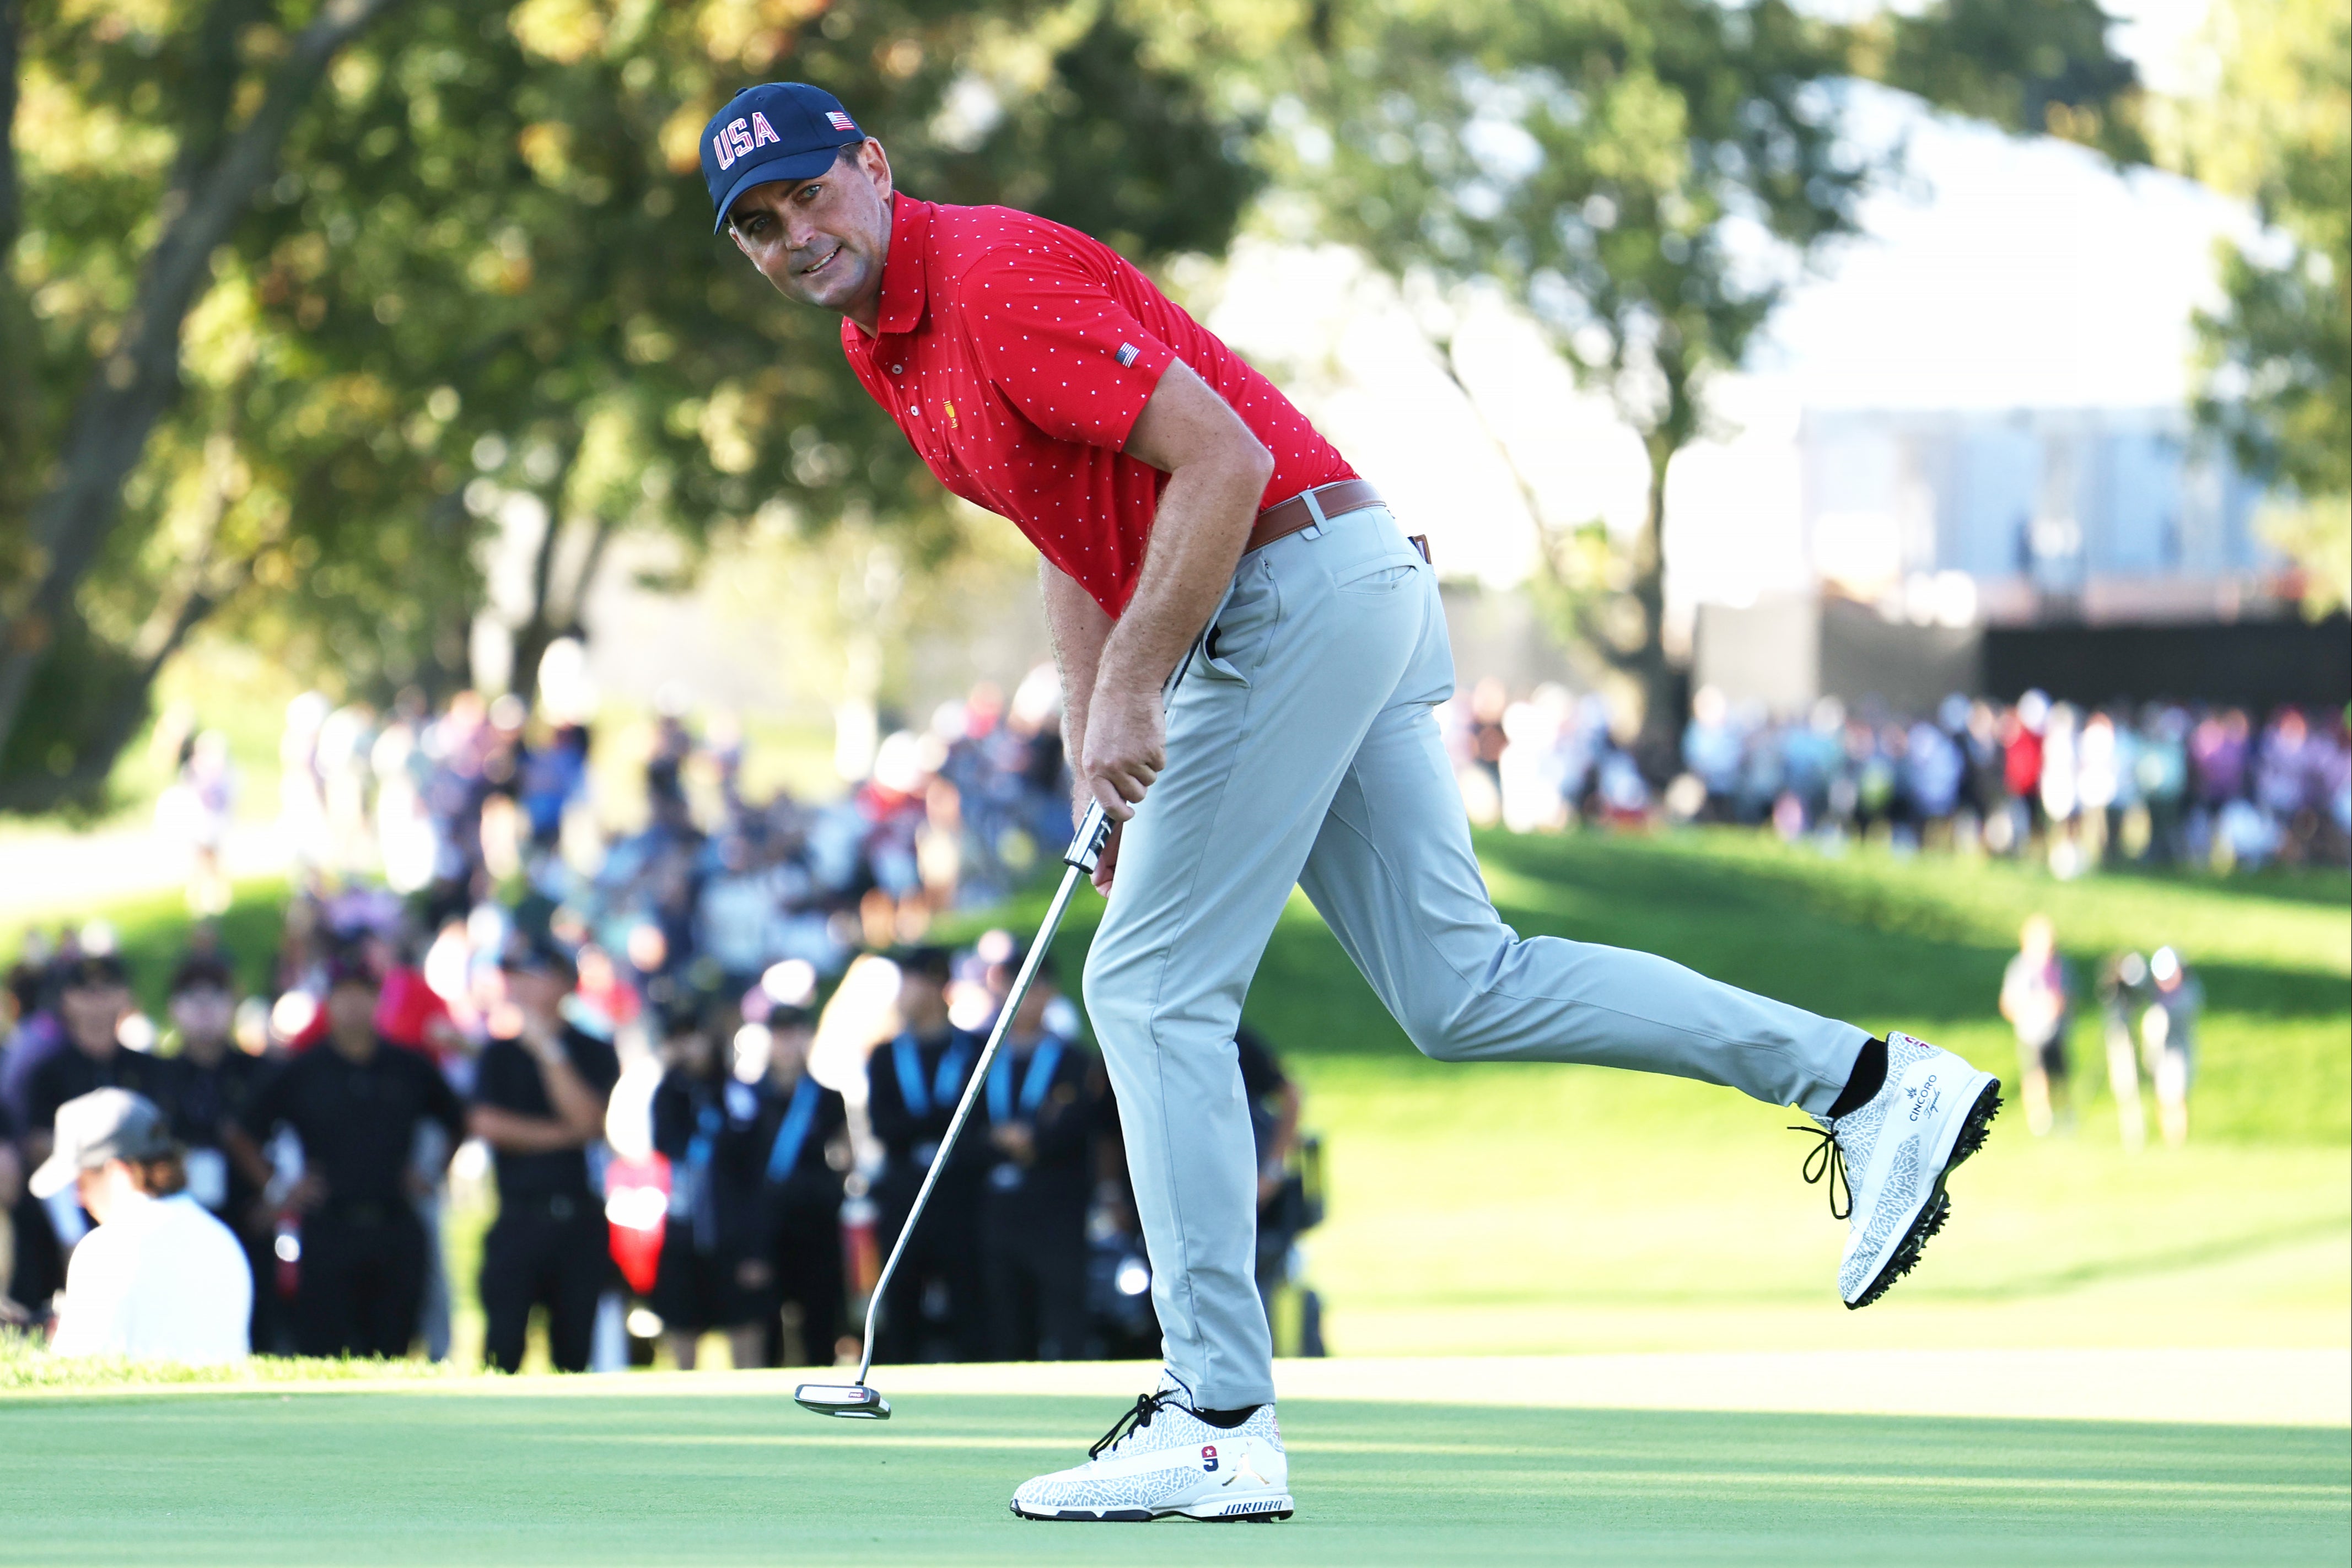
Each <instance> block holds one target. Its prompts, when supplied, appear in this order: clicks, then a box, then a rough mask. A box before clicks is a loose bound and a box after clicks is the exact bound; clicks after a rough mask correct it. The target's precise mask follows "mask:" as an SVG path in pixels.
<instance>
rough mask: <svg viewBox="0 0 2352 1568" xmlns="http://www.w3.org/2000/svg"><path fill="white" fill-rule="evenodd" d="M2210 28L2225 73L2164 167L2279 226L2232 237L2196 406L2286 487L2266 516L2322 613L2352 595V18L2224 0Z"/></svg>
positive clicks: (2189, 117)
mask: <svg viewBox="0 0 2352 1568" xmlns="http://www.w3.org/2000/svg"><path fill="white" fill-rule="evenodd" d="M2212 26H2213V30H2214V33H2215V39H2214V42H2215V44H2216V46H2217V52H2218V53H2219V54H2220V56H2221V59H2222V61H2223V62H2224V63H2223V68H2222V72H2221V82H2220V84H2219V86H2218V89H2217V90H2216V91H2215V92H2214V93H2213V94H2212V96H2211V97H2210V98H2209V99H2200V100H2195V101H2191V102H2189V103H2184V104H2180V105H2178V106H2175V112H2174V113H2173V114H2172V115H2171V116H2170V117H2169V118H2168V123H2167V126H2166V131H2167V135H2166V137H2165V141H2166V142H2167V145H2166V148H2165V154H2166V161H2167V162H2170V163H2171V164H2173V166H2175V167H2176V168H2179V170H2180V171H2181V172H2184V173H2187V174H2189V175H2191V176H2192V177H2194V178H2196V179H2199V180H2202V181H2204V182H2205V183H2209V184H2210V185H2213V186H2214V187H2216V188H2217V189H2220V190H2223V191H2227V192H2229V193H2231V194H2234V195H2240V196H2244V197H2248V198H2251V199H2252V202H2253V204H2254V209H2255V211H2256V213H2257V214H2259V215H2260V216H2261V218H2262V221H2263V225H2264V228H2265V231H2266V232H2265V233H2264V235H2263V237H2262V239H2261V240H2259V241H2258V242H2256V243H2254V244H2252V245H2239V244H2237V243H2236V242H2234V241H2230V240H2224V241H2222V242H2221V246H2220V247H2219V251H2220V254H2219V256H2218V257H2217V261H2218V263H2219V267H2220V271H2221V290H2222V294H2223V297H2224V300H2225V303H2224V304H2223V306H2222V308H2221V309H2220V310H2218V311H2215V312H2211V313H2207V314H2201V315H2200V317H2199V318H2198V322H2197V329H2198V338H2199V342H2200V350H2201V354H2202V359H2203V368H2204V372H2205V374H2204V383H2203V386H2202V389H2201V391H2200V396H2199V399H2198V404H2197V412H2198V415H2199V418H2200V422H2201V423H2203V424H2204V426H2205V427H2206V428H2207V429H2208V430H2210V431H2211V432H2213V433H2215V434H2218V435H2219V436H2221V438H2223V439H2225V440H2227V441H2228V442H2229V443H2230V444H2231V448H2232V449H2233V450H2234V452H2235V455H2236V456H2237V458H2238V460H2239V462H2240V463H2241V464H2242V465H2244V466H2245V467H2246V469H2247V470H2248V471H2249V472H2250V473H2253V474H2257V475H2260V476H2263V477H2264V478H2266V479H2268V480H2270V481H2272V482H2273V483H2274V484H2276V485H2277V486H2280V487H2281V488H2282V490H2283V491H2284V495H2283V496H2282V497H2280V498H2279V499H2278V500H2277V501H2275V502H2274V503H2273V505H2272V506H2271V507H2269V508H2267V516H2266V517H2265V518H2264V521H2265V523H2266V524H2267V525H2268V528H2269V531H2270V532H2271V534H2272V537H2273V538H2274V539H2275V540H2276V542H2278V543H2279V544H2280V545H2281V546H2282V547H2284V549H2286V550H2287V552H2288V554H2289V555H2290V556H2291V557H2292V558H2293V559H2294V560H2295V562H2296V563H2297V565H2298V566H2299V567H2300V568H2301V570H2302V572H2303V577H2304V595H2303V597H2304V607H2305V610H2306V611H2307V612H2310V613H2312V614H2314V615H2320V614H2325V613H2326V612H2328V611H2331V610H2340V609H2342V608H2344V607H2345V605H2346V604H2347V602H2352V17H2347V15H2346V13H2345V11H2344V9H2343V7H2342V6H2341V5H2337V4H2335V3H2333V0H2274V3H2273V4H2267V5H2261V6H2259V7H2257V6H2253V5H2248V4H2246V0H2225V3H2224V4H2222V5H2218V6H2217V7H2216V8H2215V12H2214V16H2213V23H2212Z"/></svg>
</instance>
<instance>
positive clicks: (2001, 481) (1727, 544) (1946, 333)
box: [1210, 6, 2277, 679]
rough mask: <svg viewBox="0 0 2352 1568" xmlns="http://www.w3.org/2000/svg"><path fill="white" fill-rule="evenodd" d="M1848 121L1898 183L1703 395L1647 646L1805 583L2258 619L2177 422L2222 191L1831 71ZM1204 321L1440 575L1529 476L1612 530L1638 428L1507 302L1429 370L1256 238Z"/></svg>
mask: <svg viewBox="0 0 2352 1568" xmlns="http://www.w3.org/2000/svg"><path fill="white" fill-rule="evenodd" d="M2145 8H2146V7H2145V6H2143V7H2142V9H2145ZM2182 30H2183V29H2181V28H2175V29H2173V31H2174V33H2175V34H2178V33H2180V32H2181V31H2182ZM1850 124H1851V127H1852V129H1853V132H1854V134H1855V135H1856V137H1857V138H1858V139H1859V140H1862V141H1867V142H1871V143H1874V144H1877V145H1880V146H1894V145H1898V144H1899V145H1901V146H1903V147H1904V148H1905V149H1906V175H1905V177H1904V179H1903V180H1902V181H1901V182H1900V183H1897V184H1895V185H1891V186H1890V187H1888V188H1886V189H1885V190H1883V191H1881V192H1880V193H1877V194H1876V195H1874V196H1873V197H1872V198H1871V199H1870V200H1869V201H1868V202H1867V203H1866V204H1865V206H1864V212H1863V214H1862V217H1863V227H1864V234H1863V235H1861V236H1860V237H1858V238H1856V239H1854V240H1853V241H1850V242H1847V243H1845V244H1843V246H1839V247H1837V249H1836V250H1835V251H1834V252H1833V253H1832V254H1831V255H1829V256H1826V257H1824V258H1823V266H1822V272H1821V275H1820V276H1818V277H1813V278H1811V279H1809V280H1808V281H1806V282H1804V283H1803V284H1801V286H1800V287H1798V288H1797V289H1796V290H1795V291H1794V292H1793V293H1792V294H1791V296H1790V298H1789V300H1788V301H1787V303H1786V304H1785V305H1784V307H1783V308H1782V309H1781V311H1780V313H1779V315H1778V316H1777V317H1776V318H1775V319H1774V320H1773V322H1772V323H1771V325H1770V327H1769V329H1768V333H1767V336H1766V338H1765V340H1764V341H1762V342H1761V343H1760V344H1759V346H1758V348H1757V350H1756V351H1755V352H1754V353H1753V354H1752V355H1751V360H1750V363H1749V364H1748V366H1747V367H1746V368H1745V370H1744V371H1742V372H1741V373H1739V374H1738V375H1734V376H1729V377H1725V378H1722V379H1720V380H1718V381H1717V382H1715V383H1714V384H1713V385H1712V387H1711V388H1710V389H1709V391H1708V393H1707V396H1708V402H1709V407H1710V409H1711V410H1712V412H1713V413H1715V414H1716V415H1717V419H1718V429H1717V432H1716V433H1715V434H1714V435H1713V437H1712V438H1711V439H1709V440H1706V441H1703V442H1700V443H1698V444H1695V445H1693V446H1692V447H1691V448H1689V449H1687V450H1686V451H1685V452H1684V453H1683V454H1681V455H1679V456H1678V457H1677V458H1676V460H1675V466H1674V468H1673V469H1672V470H1671V472H1670V474H1669V476H1668V483H1667V496H1666V510H1667V538H1666V560H1667V575H1668V580H1667V595H1668V618H1669V638H1670V643H1680V642H1684V641H1685V640H1686V639H1688V638H1689V637H1690V636H1691V635H1692V632H1693V628H1694V624H1695V622H1698V621H1700V620H1702V619H1706V618H1710V617H1706V616H1704V615H1703V614H1702V612H1703V611H1706V610H1712V609H1720V610H1733V611H1745V610H1751V609H1758V608H1769V609H1773V610H1774V611H1775V612H1776V613H1781V614H1785V613H1786V612H1787V611H1788V610H1789V608H1790V606H1791V605H1792V604H1811V605H1819V604H1820V603H1821V602H1822V601H1823V599H1824V597H1828V598H1832V599H1843V600H1848V601H1859V602H1861V603H1864V604H1868V605H1870V606H1872V607H1874V609H1875V610H1876V611H1877V612H1880V613H1882V614H1883V615H1885V617H1886V618H1888V619H1890V620H1892V621H1894V622H1900V623H1911V624H1927V625H1943V626H1947V627H1969V626H1986V625H1991V626H2002V625H2015V624H2020V623H2024V622H2033V621H2037V620H2050V619H2056V620H2068V621H2087V622H2094V623H2099V622H2149V621H2158V622H2193V621H2200V620H2203V621H2212V620H2221V619H2230V618H2234V617H2237V616H2239V615H2241V614H2256V613H2261V612H2263V611H2264V610H2265V609H2266V608H2267V607H2268V606H2267V602H2266V595H2267V583H2268V581H2269V579H2270V577H2271V574H2272V573H2273V571H2274V570H2275V569H2276V565H2277V563H2276V562H2275V561H2274V560H2273V559H2272V558H2271V557H2270V556H2269V555H2268V554H2267V553H2266V551H2265V549H2264V548H2263V546H2262V544H2261V543H2260V540H2259V537H2258V534H2257V532H2256V530H2255V528H2254V527H2253V513H2254V508H2255V504H2256V501H2257V499H2258V496H2257V493H2256V491H2255V489H2254V487H2253V486H2251V485H2249V484H2248V483H2247V482H2246V480H2245V479H2244V478H2243V477H2242V476H2240V475H2239V474H2238V473H2237V472H2236V471H2235V470H2234V469H2233V468H2232V466H2231V465H2230V463H2229V462H2228V460H2227V458H2226V456H2225V455H2221V454H2220V453H2218V452H2216V451H2214V450H2212V449H2211V448H2210V446H2209V445H2208V444H2204V443H2202V442H2200V440H2198V439H2197V438H2196V437H2195V436H2194V434H2193V433H2192V430H2191V425H2190V420H2189V412H2188V409H2189V399H2190V395H2191V392H2192V368H2191V356H2192V351H2193V349H2194V340H2193V332H2192V329H2191V322H2192V319H2193V317H2194V314H2195V312H2196V311H2197V310H2198V309H2199V308H2211V307H2213V306H2214V305H2216V304H2218V303H2219V297H2218V293H2217V290H2216V287H2215V283H2214V272H2215V267H2214V246H2215V243H2216V242H2217V241H2218V240H2219V239H2221V238H2222V237H2224V236H2229V237H2233V238H2240V239H2242V238H2245V237H2246V236H2248V235H2250V234H2252V230H2253V219H2252V215H2251V214H2250V213H2249V211H2248V210H2247V209H2246V208H2245V207H2244V206H2243V205H2242V204H2239V203H2235V202H2232V201H2230V200H2228V199H2225V198H2223V197H2221V196H2219V195H2216V194H2215V193H2212V192H2210V191H2208V190H2206V189H2204V188H2203V187H2201V186H2199V185H2196V184H2194V183H2190V182H2188V181H2185V180H2181V179H2179V178H2176V177H2174V176H2171V175H2168V174H2165V173H2162V172H2155V171H2150V170H2133V171H2123V170H2118V169H2117V168H2116V167H2115V166H2114V165H2112V164H2110V163H2109V162H2106V161H2105V160H2104V159H2102V158H2101V157H2099V156H2098V155H2096V154H2095V153H2092V152H2086V151H2085V150H2084V149H2082V148H2079V147H2075V146H2072V145H2070V144H2067V143H2063V142H2057V141H2050V140H2048V139H2025V140H2021V139H2017V138H2012V137H2009V136H2006V135H2004V134H2002V133H2000V132H1999V131H1994V130H1991V129H1990V128H1988V127H1985V126H1982V125H1979V124H1974V123H1970V122H1966V121H1960V120H1954V119H1950V118H1947V117H1944V116H1940V115H1937V114H1934V113H1932V112H1930V111H1928V110H1927V109H1926V108H1925V107H1924V106H1922V105H1921V104H1919V103H1918V102H1917V101H1916V99H1909V98H1906V97H1904V96H1903V95H1900V94H1895V93H1891V92H1887V91H1885V90H1883V89H1871V88H1857V89H1854V99H1853V116H1852V119H1851V121H1850ZM1210 321H1211V324H1212V325H1213V327H1215V328H1216V329H1218V330H1219V331H1221V332H1223V333H1224V334H1225V335H1226V336H1227V337H1228V338H1229V340H1232V341H1234V343H1235V344H1236V346H1238V347H1240V348H1241V349H1243V350H1244V352H1247V353H1250V354H1252V355H1254V356H1255V357H1256V358H1258V359H1259V360H1260V361H1261V362H1265V363H1267V364H1268V365H1269V368H1270V369H1271V370H1273V371H1275V372H1276V376H1277V379H1278V380H1280V381H1282V382H1284V383H1285V384H1286V386H1287V387H1289V388H1290V389H1292V390H1293V392H1294V395H1297V396H1298V397H1299V398H1300V400H1301V402H1304V403H1305V404H1306V405H1307V408H1308V410H1309V412H1310V413H1312V414H1313V416H1314V417H1315V418H1316V419H1317V420H1318V423H1320V424H1322V425H1323V427H1324V428H1325V429H1326V430H1327V431H1328V432H1329V434H1331V435H1332V437H1333V439H1334V440H1335V441H1336V442H1337V443H1338V444H1339V446H1340V448H1341V450H1342V451H1344V452H1346V453H1347V454H1349V456H1350V457H1351V459H1352V460H1353V461H1354V462H1356V464H1357V465H1359V467H1360V468H1361V469H1362V470H1363V471H1364V472H1365V474H1366V475H1367V476H1368V477H1370V478H1371V479H1373V480H1374V482H1375V483H1377V484H1379V485H1380V486H1381V488H1382V490H1383V491H1384V492H1385V493H1387V494H1388V495H1389V496H1390V497H1391V499H1392V500H1393V501H1394V502H1395V503H1396V504H1397V506H1398V507H1399V509H1400V511H1401V512H1402V513H1404V514H1405V515H1406V516H1407V517H1410V519H1411V521H1412V526H1413V528H1414V530H1415V531H1417V532H1418V531H1424V530H1425V531H1427V532H1428V533H1429V534H1430V535H1431V538H1432V544H1433V548H1434V549H1435V551H1436V559H1437V561H1438V565H1439V570H1440V571H1441V572H1443V573H1444V574H1445V575H1446V576H1448V577H1450V578H1453V579H1455V580H1475V581H1476V582H1478V583H1480V584H1483V585H1484V586H1485V587H1486V589H1487V590H1489V591H1494V590H1498V589H1500V590H1507V589H1508V588H1510V587H1511V586H1512V585H1514V584H1516V583H1518V582H1521V581H1524V580H1525V579H1526V577H1527V575H1528V573H1529V572H1530V571H1531V570H1534V569H1535V566H1536V562H1537V559H1538V558H1537V557H1536V555H1535V538H1536V534H1535V528H1534V526H1533V523H1532V520H1531V518H1530V517H1529V515H1528V499H1527V496H1528V492H1530V491H1531V492H1533V495H1534V497H1535V502H1536V505H1537V506H1538V507H1540V509H1541V510H1542V512H1543V513H1544V515H1545V516H1546V517H1549V519H1550V520H1551V521H1552V522H1554V523H1555V524H1571V523H1578V522H1582V521H1585V520H1587V519H1591V518H1596V517H1597V518H1601V519H1602V520H1604V521H1606V522H1607V523H1608V524H1609V526H1610V527H1611V528H1612V530H1615V531H1618V532H1620V533H1624V532H1629V531H1630V530H1631V529H1632V528H1634V527H1635V526H1636V525H1637V524H1638V521H1639V519H1640V517H1641V515H1642V498H1643V483H1644V479H1645V471H1644V467H1643V460H1642V454H1641V450H1640V445H1639V443H1638V442H1637V441H1636V440H1635V438H1634V436H1633V433H1632V432H1631V431H1630V430H1628V429H1626V428H1625V427H1624V426H1623V425H1622V423H1618V422H1617V421H1616V420H1615V419H1614V418H1613V416H1612V414H1611V413H1610V411H1609V410H1608V408H1607V406H1606V405H1605V404H1604V403H1602V402H1601V401H1600V400H1598V399H1596V398H1594V397H1592V396H1591V395H1590V394H1585V393H1580V392H1578V391H1577V390H1576V389H1575V388H1574V387H1573V385H1572V384H1571V382H1570V378H1569V376H1568V374H1567V372H1566V371H1565V369H1564V367H1562V366H1561V365H1560V363H1559V361H1558V359H1557V358H1556V357H1554V356H1553V355H1552V354H1551V353H1550V352H1549V350H1548V349H1547V348H1546V347H1545V346H1544V344H1543V343H1542V342H1541V340H1540V338H1539V335H1538V334H1537V333H1536V332H1535V331H1534V329H1532V328H1531V327H1530V326H1529V325H1528V323H1526V322H1525V321H1524V320H1520V319H1514V318H1512V317H1511V316H1510V314H1509V313H1508V312H1507V311H1505V310H1503V309H1501V308H1496V307H1494V306H1492V305H1489V306H1486V307H1484V308H1475V309H1473V310H1471V311H1470V312H1468V313H1467V314H1466V315H1465V317H1464V318H1463V319H1461V320H1460V321H1459V322H1457V323H1456V324H1455V331H1454V342H1455V353H1454V371H1456V372H1457V374H1458V375H1459V378H1460V382H1461V383H1462V386H1457V385H1456V383H1455V382H1454V380H1453V379H1451V378H1449V377H1448V376H1447V375H1446V374H1445V373H1444V371H1443V370H1442V369H1441V368H1439V367H1438V366H1437V364H1436V363H1435V362H1434V359H1433V354H1432V351H1431V350H1430V348H1429V344H1428V341H1427V340H1426V338H1425V337H1424V335H1423V332H1422V330H1421V329H1420V325H1419V323H1418V322H1417V320H1416V318H1415V314H1414V311H1413V309H1412V308H1411V307H1409V306H1408V305H1407V304H1406V303H1404V302H1403V301H1402V300H1400V299H1398V298H1397V297H1396V295H1395V291H1394V290H1392V289H1387V288H1385V287H1383V286H1382V285H1381V284H1380V283H1379V282H1378V281H1376V280H1370V279H1368V278H1367V277H1365V275H1364V274H1363V272H1362V270H1361V269H1360V267H1357V268H1356V269H1355V270H1352V271H1351V270H1350V264H1349V262H1348V261H1347V259H1346V258H1345V257H1344V256H1341V255H1339V254H1337V253H1333V252H1329V251H1318V250H1314V249H1311V248H1308V247H1305V246H1276V245H1271V244H1266V243H1264V242H1259V243H1257V244H1255V245H1253V246H1244V247H1243V248H1242V249H1241V250H1239V251H1237V253H1236V256H1235V258H1234V262H1233V264H1232V265H1231V266H1230V267H1228V268H1227V270H1226V274H1225V276H1224V277H1223V280H1222V297H1221V298H1220V299H1219V300H1218V302H1217V304H1216V306H1215V308H1214V309H1213V311H1212V313H1211V316H1210ZM1465 387H1466V389H1467V392H1468V394H1469V395H1468V397H1466V398H1465V395H1464V388H1465ZM1712 618H1714V619H1717V620H1719V619H1720V617H1712ZM1497 673H1501V674H1505V675H1506V676H1507V678H1514V679H1516V678H1519V677H1520V676H1522V675H1531V674H1536V673H1537V672H1534V671H1528V672H1513V671H1500V672H1497ZM1704 674H1705V672H1702V676H1703V677H1704Z"/></svg>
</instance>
